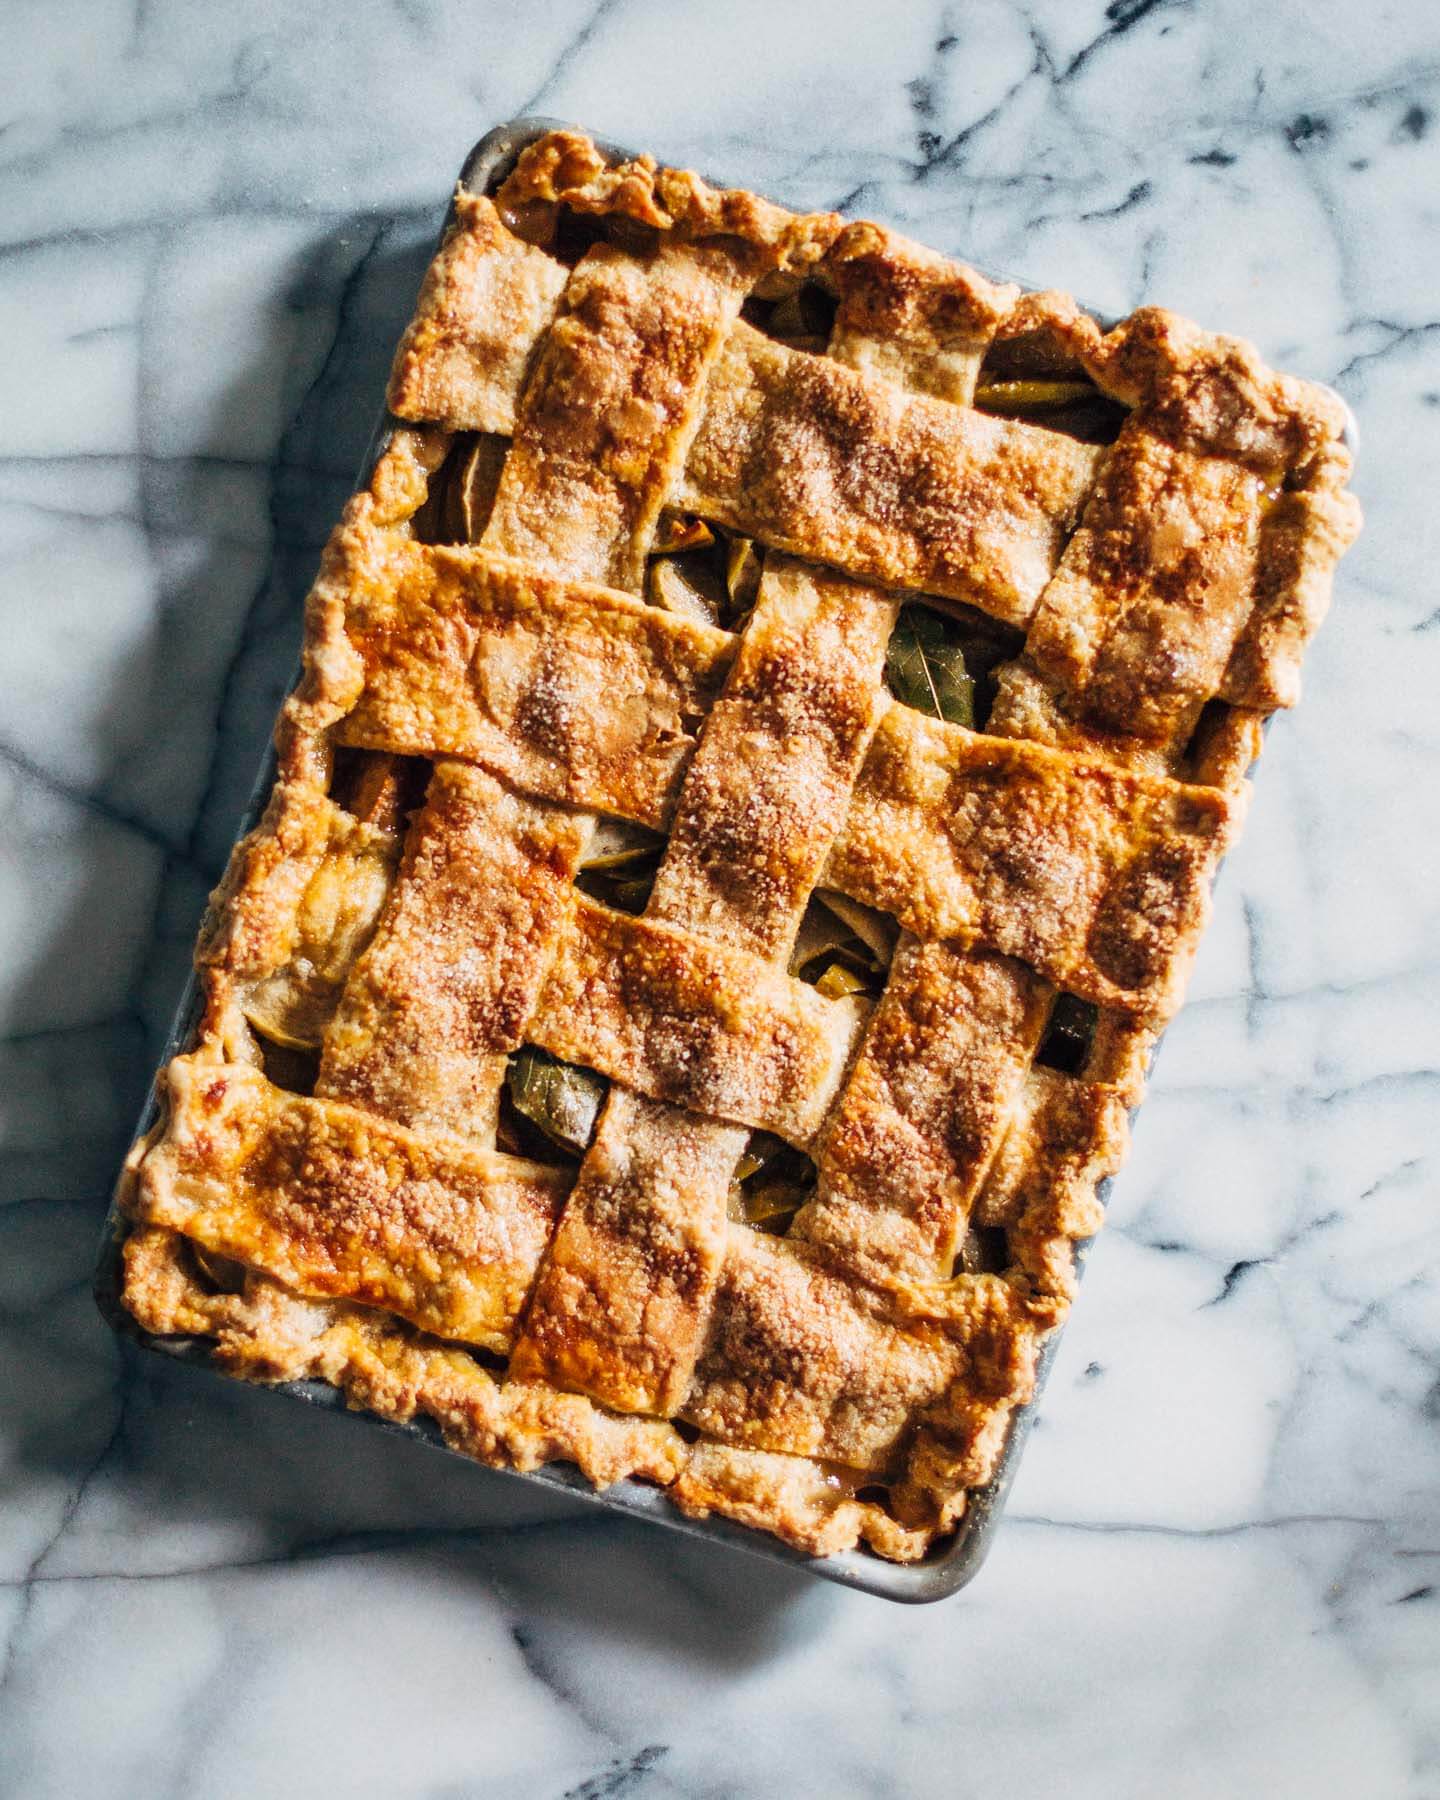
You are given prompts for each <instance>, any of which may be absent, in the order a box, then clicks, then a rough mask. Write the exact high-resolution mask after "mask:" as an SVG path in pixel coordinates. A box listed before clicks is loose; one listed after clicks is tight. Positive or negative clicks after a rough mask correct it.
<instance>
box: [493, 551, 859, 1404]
mask: <svg viewBox="0 0 1440 1800" xmlns="http://www.w3.org/2000/svg"><path fill="white" fill-rule="evenodd" d="M893 619H894V607H893V605H892V604H891V603H890V602H888V601H886V600H885V599H884V598H883V597H881V596H879V595H876V594H874V593H872V592H870V591H869V590H868V589H865V588H859V587H856V586H854V585H853V584H852V583H850V582H847V581H844V580H840V579H836V578H834V577H829V576H824V575H812V574H811V573H810V572H808V571H806V570H804V569H801V568H798V567H795V566H792V565H789V564H782V565H780V566H778V567H775V568H771V569H767V571H766V573H765V575H764V576H763V577H762V579H761V583H760V590H759V594H758V596H757V599H756V605H755V612H754V617H753V619H752V622H751V625H750V629H749V630H748V631H747V632H746V633H745V635H744V638H743V639H742V642H741V646H740V651H739V654H738V656H737V658H736V662H735V666H734V669H733V670H732V673H731V676H730V680H729V682H728V683H727V685H726V688H725V692H724V694H723V696H722V698H721V699H720V701H719V702H718V703H717V705H716V706H715V708H714V709H713V711H712V713H711V715H710V718H709V719H708V721H707V723H706V729H705V733H704V736H703V737H702V739H701V742H700V748H699V749H698V751H697V752H696V755H695V759H694V761H693V763H692V764H691V767H690V771H689V774H688V776H687V778H686V781H685V786H684V788H683V790H682V791H681V795H680V799H679V802H678V804H677V807H676V811H675V817H674V820H673V822H672V829H671V835H670V841H669V843H668V844H667V846H666V849H665V854H664V857H663V859H662V861H661V864H660V868H659V871H658V873H657V875H656V878H655V884H654V887H653V889H652V891H651V895H650V900H649V903H648V906H647V908H646V917H647V920H655V921H657V922H661V921H673V922H676V923H683V924H685V925H686V926H688V927H689V928H690V929H691V930H693V931H694V932H695V933H696V934H697V935H698V936H699V937H701V938H705V937H708V938H710V939H712V940H714V941H715V942H716V943H717V944H718V945H723V946H727V947H729V948H731V949H733V950H737V951H740V952H742V953H748V954H749V955H752V956H754V957H756V958H757V959H759V958H765V959H769V960H771V961H772V962H776V963H779V962H781V961H782V960H783V959H784V958H785V957H787V956H788V954H789V951H790V947H791V945H792V943H793V942H794V938H795V933H796V931H797V930H798V928H799V924H800V919H801V916H802V914H803V912H804V909H805V905H806V902H807V900H808V897H809V894H810V890H811V888H812V887H813V886H814V884H815V880H816V878H817V876H818V875H819V872H820V868H821V865H822V864H823V862H824V859H825V855H826V852H827V851H828V849H829V847H830V844H831V842H832V841H833V839H834V836H835V833H836V831H837V830H838V829H839V827H840V824H841V821H842V820H843V818H844V815H845V806H846V803H847V800H848V798H849V794H850V789H851V784H852V783H853V781H854V779H855V775H856V772H857V771H858V769H859V767H860V761H861V758H862V756H863V755H864V752H865V746H866V744H867V743H868V741H869V738H870V734H871V732H872V731H873V729H874V725H875V720H876V716H877V712H878V696H877V688H878V684H879V677H880V668H881V659H882V658H883V656H884V654H885V643H886V640H887V638H888V635H889V627H890V624H891V623H892V622H893ZM716 966H717V967H720V966H723V959H720V960H717V964H716ZM756 985H757V986H761V985H765V984H763V983H757V984H756ZM752 996H753V989H752ZM752 996H745V995H741V994H739V993H738V992H731V993H728V995H727V998H728V1000H729V1001H730V1002H731V1003H733V1004H735V1005H736V1006H738V1007H739V1009H740V1010H741V1011H742V1012H743V1010H744V1008H745V1007H746V1005H747V1004H755V1000H756V999H757V998H758V999H760V1001H761V1003H762V1004H763V996H753V997H752ZM835 1048H837V1046H835V1045H833V1044H832V1046H831V1050H832V1053H833V1050H834V1049H835ZM712 1054H713V1053H712ZM829 1067H830V1068H831V1069H832V1070H833V1069H834V1064H833V1063H831V1064H830V1065H829ZM798 1073H799V1071H798V1069H795V1068H793V1066H792V1068H791V1069H788V1070H787V1069H786V1068H785V1066H784V1064H783V1062H782V1064H781V1067H780V1070H779V1076H780V1080H781V1082H782V1083H783V1082H784V1080H785V1079H786V1077H787V1076H788V1075H790V1074H795V1075H798ZM824 1080H825V1083H826V1085H827V1087H828V1085H829V1080H830V1077H829V1075H828V1074H827V1076H826V1077H825V1078H824ZM716 1110H719V1109H716ZM776 1122H777V1123H780V1122H781V1121H780V1120H777V1121H776ZM804 1123H805V1125H806V1127H807V1135H808V1131H809V1130H813V1128H814V1126H815V1125H818V1123H819V1115H816V1116H815V1117H814V1118H813V1120H811V1119H807V1120H805V1121H804ZM745 1142H746V1137H745V1133H744V1132H743V1131H737V1130H736V1129H735V1128H734V1127H733V1126H728V1125H727V1126H722V1125H717V1124H714V1123H712V1122H710V1121H708V1120H702V1119H699V1118H696V1117H695V1116H693V1115H692V1114H686V1113H681V1112H678V1111H676V1110H675V1109H674V1108H672V1107H670V1106H668V1105H665V1104H663V1103H661V1102H659V1101H656V1100H647V1099H643V1098H641V1097H640V1096H639V1095H638V1094H634V1093H627V1092H615V1093H612V1094H611V1097H610V1100H609V1103H608V1104H607V1106H606V1109H605V1113H604V1115H603V1117H602V1119H601V1122H600V1130H599V1134H598V1136H597V1139H596V1142H595V1144H594V1145H593V1146H592V1147H591V1149H590V1151H589V1153H588V1154H587V1156H586V1158H585V1161H584V1163H583V1164H582V1165H581V1169H580V1175H579V1178H578V1180H577V1181H576V1184H575V1191H574V1193H573V1194H572V1196H571V1199H570V1203H569V1205H568V1206H567V1207H566V1210H565V1216H564V1218H563V1219H562V1221H561V1224H560V1229H559V1231H558V1232H557V1233H556V1237H555V1242H554V1244H553V1246H552V1247H551V1251H550V1256H549V1258H548V1260H547V1263H546V1267H545V1269H544V1271H543V1272H542V1274H541V1278H540V1280H539V1282H538V1283H537V1284H536V1290H535V1297H534V1299H533V1301H532V1303H531V1306H530V1310H529V1313H528V1315H527V1318H526V1325H525V1332H524V1335H523V1336H522V1339H521V1342H520V1344H519V1346H518V1347H517V1361H518V1363H519V1366H520V1367H521V1368H523V1369H525V1370H527V1371H529V1372H531V1373H540V1372H541V1371H544V1372H545V1373H547V1374H548V1376H549V1379H551V1380H552V1381H556V1382H557V1383H559V1384H561V1385H565V1386H572V1387H578V1388H580V1389H581V1390H582V1391H583V1392H585V1393H589V1394H591V1395H593V1396H594V1397H595V1398H597V1399H600V1400H603V1401H605V1402H607V1403H608V1404H610V1405H613V1406H620V1407H624V1408H627V1409H632V1410H637V1411H649V1412H660V1413H672V1412H674V1410H675V1409H676V1407H678V1406H679V1404H680V1402H681V1400H682V1399H683V1397H684V1394H685V1391H686V1388H687V1386H688V1383H689V1380H690V1376H691V1372H692V1370H693V1369H694V1366H695V1359H696V1357H697V1355H698V1354H699V1350H700V1346H701V1343H702V1341H703V1339H704V1333H705V1330H706V1327H707V1321H708V1318H709V1316H710V1313H711V1311H712V1308H713V1306H714V1303H715V1294H716V1284H717V1282H718V1281H719V1279H720V1270H721V1261H722V1258H723V1255H724V1252H725V1244H726V1202H727V1199H728V1194H729V1186H730V1178H731V1175H732V1173H733V1172H734V1169H735V1167H736V1164H737V1162H738V1160H739V1157H740V1155H741V1152H742V1151H743V1150H744V1148H745Z"/></svg>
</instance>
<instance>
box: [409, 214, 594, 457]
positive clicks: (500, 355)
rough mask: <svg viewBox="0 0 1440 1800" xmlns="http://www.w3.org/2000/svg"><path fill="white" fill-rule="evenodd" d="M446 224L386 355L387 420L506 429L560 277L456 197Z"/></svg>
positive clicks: (496, 220) (496, 222)
mask: <svg viewBox="0 0 1440 1800" xmlns="http://www.w3.org/2000/svg"><path fill="white" fill-rule="evenodd" d="M454 208H455V216H454V221H453V223H452V225H451V227H450V229H449V231H448V232H447V233H446V237H445V242H444V243H443V244H442V245H441V247H440V252H439V254H438V255H437V256H436V258H435V260H434V261H433V262H432V263H431V265H430V268H429V271H428V272H427V274H426V276H425V282H424V285H423V286H422V288H421V289H420V298H419V301H418V302H417V304H416V309H415V317H414V319H413V321H412V322H411V324H410V326H409V328H408V330H407V331H406V333H405V335H404V337H403V338H401V340H400V347H399V349H398V350H397V351H396V352H395V365H394V368H393V369H392V371H391V375H390V392H389V396H388V398H389V402H390V410H391V412H393V413H395V414H396V415H397V416H398V417H400V418H402V419H424V420H427V421H433V422H434V423H435V424H437V425H444V426H446V427H448V428H449V429H450V430H453V431H501V432H505V433H507V434H508V433H509V432H511V431H513V430H514V427H515V399H516V396H517V394H518V393H519V391H520V386H521V383H522V382H523V381H524V379H525V371H526V369H527V367H528V366H529V361H530V357H531V355H532V354H533V352H534V349H535V346H536V344H537V343H539V341H540V339H541V338H542V337H543V336H544V334H545V330H546V327H547V326H548V325H549V324H550V321H551V319H552V318H553V317H554V314H555V308H556V306H557V304H558V303H559V299H560V295H561V293H562V292H563V290H564V287H565V270H564V269H563V268H561V266H560V265H559V264H558V263H556V262H555V261H554V260H553V259H552V258H550V257H548V256H546V255H545V253H544V251H542V250H536V249H535V248H533V246H531V245H530V244H526V243H524V242H522V241H521V239H519V238H517V237H515V236H513V235H512V233H511V232H509V231H508V230H507V229H506V227H505V225H504V224H503V223H502V221H501V219H500V215H499V213H498V212H497V211H496V210H495V206H494V203H493V202H492V201H490V200H488V199H486V198H485V197H484V196H483V195H479V194H468V193H466V192H464V190H463V189H462V190H460V191H458V192H457V193H456V195H455V202H454Z"/></svg>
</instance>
